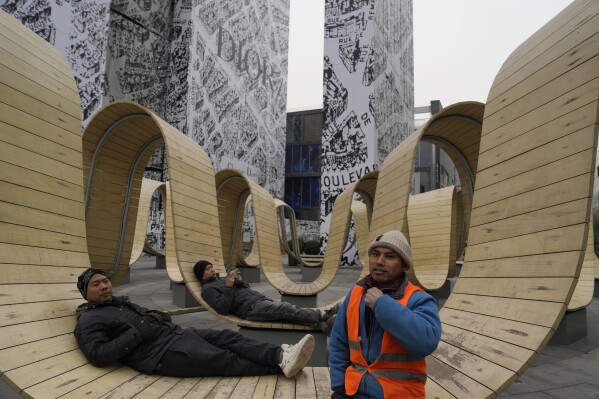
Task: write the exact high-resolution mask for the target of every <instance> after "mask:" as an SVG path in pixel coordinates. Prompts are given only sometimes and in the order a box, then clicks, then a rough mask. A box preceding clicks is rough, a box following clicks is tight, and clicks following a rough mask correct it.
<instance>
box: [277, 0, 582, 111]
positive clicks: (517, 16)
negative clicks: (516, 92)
mask: <svg viewBox="0 0 599 399" xmlns="http://www.w3.org/2000/svg"><path fill="white" fill-rule="evenodd" d="M375 1H376V0H375ZM290 2H291V4H290V23H289V78H288V92H287V110H288V111H297V110H303V109H312V108H320V107H322V59H323V38H324V0H290ZM571 2H572V0H414V105H415V106H424V105H428V104H429V102H430V101H431V100H441V103H442V104H443V106H448V105H451V104H454V103H456V102H459V101H466V100H475V101H480V102H486V98H487V94H488V93H489V89H490V88H491V84H492V83H493V79H494V78H495V75H496V74H497V72H498V71H499V69H500V68H501V64H502V63H503V62H504V61H505V59H506V58H507V57H508V56H509V54H510V53H511V52H512V51H513V50H515V49H516V47H517V46H518V45H520V44H521V43H522V42H523V41H524V40H526V39H527V38H528V37H529V36H530V35H532V34H533V33H534V32H535V31H537V30H538V29H539V28H540V27H541V26H543V25H544V24H545V23H547V22H548V21H549V20H550V19H551V18H553V17H554V16H555V15H556V14H558V13H559V12H560V11H561V10H563V9H564V8H565V7H566V6H568V5H569V4H570V3H571Z"/></svg>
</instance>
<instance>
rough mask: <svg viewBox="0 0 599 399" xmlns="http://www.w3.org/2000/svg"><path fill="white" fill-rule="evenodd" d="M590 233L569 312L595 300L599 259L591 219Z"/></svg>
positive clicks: (569, 304)
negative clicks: (596, 271) (596, 253)
mask: <svg viewBox="0 0 599 399" xmlns="http://www.w3.org/2000/svg"><path fill="white" fill-rule="evenodd" d="M589 226H590V227H589V235H588V238H587V247H586V250H585V251H584V260H583V262H582V268H581V269H580V276H579V277H578V281H577V283H576V287H575V288H574V292H573V293H572V299H570V303H568V309H567V311H568V312H574V311H576V310H579V309H582V308H585V307H587V306H588V305H589V304H590V303H591V301H592V300H593V293H594V290H595V269H596V268H597V267H599V259H597V255H595V248H594V246H593V224H592V222H591V221H589Z"/></svg>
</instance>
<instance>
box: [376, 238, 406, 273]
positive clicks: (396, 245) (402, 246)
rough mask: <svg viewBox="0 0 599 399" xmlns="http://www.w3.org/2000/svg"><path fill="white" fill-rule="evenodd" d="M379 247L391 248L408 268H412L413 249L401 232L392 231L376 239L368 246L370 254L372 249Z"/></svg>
mask: <svg viewBox="0 0 599 399" xmlns="http://www.w3.org/2000/svg"><path fill="white" fill-rule="evenodd" d="M378 247H383V248H389V249H391V250H393V251H395V252H397V254H398V255H399V256H400V257H401V259H403V261H404V263H405V264H406V266H407V268H408V269H411V268H412V249H411V248H410V244H409V243H408V240H407V239H406V237H405V236H404V235H403V233H402V232H401V231H398V230H391V231H388V232H386V233H385V234H383V235H380V236H378V237H376V238H375V239H374V241H373V242H372V243H370V245H369V246H368V253H369V254H370V250H371V249H373V248H378Z"/></svg>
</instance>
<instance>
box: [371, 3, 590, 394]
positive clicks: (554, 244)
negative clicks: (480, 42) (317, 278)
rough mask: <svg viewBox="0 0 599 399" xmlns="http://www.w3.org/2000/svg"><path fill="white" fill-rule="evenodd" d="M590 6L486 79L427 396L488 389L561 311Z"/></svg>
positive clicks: (582, 211)
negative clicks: (457, 261)
mask: <svg viewBox="0 0 599 399" xmlns="http://www.w3.org/2000/svg"><path fill="white" fill-rule="evenodd" d="M598 13H599V3H598V2H596V1H576V2H573V3H572V4H571V5H570V6H569V7H567V8H566V9H565V10H564V11H563V12H562V13H560V14H559V15H558V16H556V17H555V18H554V19H553V20H552V21H550V22H549V23H548V24H547V25H545V26H544V27H542V28H541V29H540V30H539V31H538V32H537V33H535V34H534V35H533V36H532V37H531V38H530V39H528V40H527V41H526V42H525V43H524V44H522V45H521V46H520V47H519V48H518V49H516V50H515V51H514V53H512V55H511V56H510V57H509V58H508V59H507V61H506V62H505V63H504V65H503V66H502V68H501V70H500V71H499V73H498V75H497V77H496V78H495V81H494V82H493V86H492V89H491V91H490V94H489V97H488V102H487V104H486V106H485V117H484V122H483V130H482V138H481V141H480V155H479V158H478V168H477V173H476V188H475V193H474V201H473V209H472V215H471V219H470V232H469V237H468V251H467V253H466V259H465V263H464V266H463V267H462V271H461V274H460V279H459V280H458V282H457V284H456V285H455V287H454V289H453V292H452V294H451V296H450V297H449V299H448V300H447V302H446V303H445V306H444V307H443V309H442V310H441V319H442V321H443V337H442V342H441V344H440V345H439V348H438V349H437V351H436V352H435V353H434V354H433V356H432V357H431V358H430V359H429V360H428V362H427V366H428V370H429V373H430V374H429V377H430V378H429V380H428V382H427V389H428V395H429V396H430V397H444V398H445V397H458V398H486V397H494V396H495V395H496V394H498V393H500V392H501V391H503V390H504V389H505V388H506V387H507V386H508V385H509V384H510V383H511V382H512V381H514V380H515V379H516V378H518V376H519V375H521V374H522V373H523V372H524V371H525V370H526V368H527V367H528V365H529V364H531V362H532V361H533V360H534V359H535V358H536V357H537V356H538V354H539V353H540V352H541V350H542V349H543V348H544V346H545V344H546V343H547V342H548V341H549V338H550V337H551V336H552V334H553V332H554V331H555V329H556V328H557V326H558V324H559V322H560V320H561V318H562V316H563V314H564V312H565V311H566V308H567V306H568V303H569V301H570V299H571V295H572V292H573V291H574V287H575V284H576V280H577V278H578V277H579V275H580V270H581V266H582V260H583V257H584V251H585V249H586V246H587V237H588V229H589V212H590V206H591V198H592V183H593V169H594V165H595V153H596V145H597V122H598V112H597V110H598V97H599V57H597V54H598V53H599V42H598V41H597V40H596V37H597V36H596V35H597V32H598V30H599V19H598V18H599V16H598V15H597V14H598ZM379 184H380V183H379Z"/></svg>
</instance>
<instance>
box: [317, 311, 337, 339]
mask: <svg viewBox="0 0 599 399" xmlns="http://www.w3.org/2000/svg"><path fill="white" fill-rule="evenodd" d="M336 319H337V315H336V314H334V315H332V316H331V317H329V318H328V319H327V320H325V321H321V322H320V326H319V327H320V331H322V332H323V333H325V334H326V335H327V337H330V336H331V331H333V325H335V320H336Z"/></svg>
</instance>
